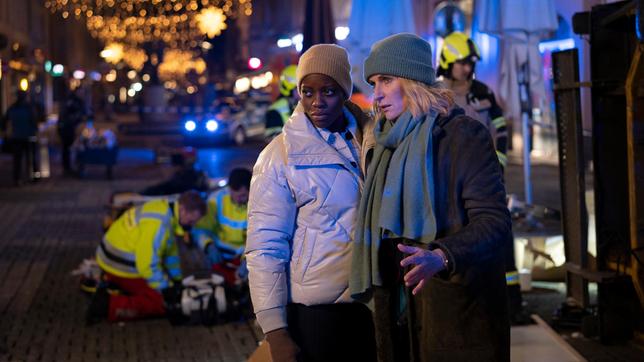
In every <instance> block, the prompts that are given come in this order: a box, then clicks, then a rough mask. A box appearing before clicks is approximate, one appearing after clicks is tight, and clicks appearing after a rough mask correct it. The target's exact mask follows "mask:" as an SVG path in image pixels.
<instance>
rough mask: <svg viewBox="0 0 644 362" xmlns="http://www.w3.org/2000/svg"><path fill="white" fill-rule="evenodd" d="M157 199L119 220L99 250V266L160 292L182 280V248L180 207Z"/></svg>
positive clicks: (97, 258)
mask: <svg viewBox="0 0 644 362" xmlns="http://www.w3.org/2000/svg"><path fill="white" fill-rule="evenodd" d="M170 205H171V204H170V203H169V202H168V201H167V200H154V201H149V202H146V203H144V204H143V205H140V206H137V207H133V208H131V209H129V210H128V211H126V212H125V213H124V214H123V215H121V217H119V218H118V219H117V220H116V221H115V222H114V224H112V226H110V228H109V230H107V233H106V234H105V236H104V237H103V240H102V241H101V243H100V245H99V247H98V248H97V250H96V261H97V262H98V264H99V265H100V267H101V268H102V269H103V270H105V271H107V272H109V273H111V274H114V275H117V276H120V277H124V278H144V279H146V280H147V282H148V284H149V285H150V287H151V288H154V289H157V290H161V289H164V288H167V287H168V286H169V285H170V280H177V279H180V278H181V265H180V259H179V249H178V246H177V244H176V242H175V238H174V234H175V229H178V228H179V225H178V217H177V214H178V205H176V204H172V205H174V210H171V206H170Z"/></svg>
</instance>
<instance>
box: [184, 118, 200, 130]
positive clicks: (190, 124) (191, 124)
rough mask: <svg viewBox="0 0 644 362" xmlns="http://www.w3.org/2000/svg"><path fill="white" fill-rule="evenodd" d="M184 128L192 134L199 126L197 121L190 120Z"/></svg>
mask: <svg viewBox="0 0 644 362" xmlns="http://www.w3.org/2000/svg"><path fill="white" fill-rule="evenodd" d="M183 127H184V128H185V129H186V131H188V132H192V131H194V130H195V129H197V124H196V123H195V121H192V120H190V121H186V123H184V124H183Z"/></svg>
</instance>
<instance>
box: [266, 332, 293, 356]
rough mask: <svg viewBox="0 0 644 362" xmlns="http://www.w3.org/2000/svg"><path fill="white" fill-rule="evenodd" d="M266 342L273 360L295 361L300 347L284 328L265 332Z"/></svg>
mask: <svg viewBox="0 0 644 362" xmlns="http://www.w3.org/2000/svg"><path fill="white" fill-rule="evenodd" d="M266 342H268V347H269V349H270V352H271V358H272V360H273V362H295V361H297V357H298V354H299V353H300V348H299V347H298V346H297V344H295V342H294V341H293V339H292V338H291V335H290V334H289V333H288V331H287V330H286V328H280V329H276V330H274V331H271V332H268V333H266Z"/></svg>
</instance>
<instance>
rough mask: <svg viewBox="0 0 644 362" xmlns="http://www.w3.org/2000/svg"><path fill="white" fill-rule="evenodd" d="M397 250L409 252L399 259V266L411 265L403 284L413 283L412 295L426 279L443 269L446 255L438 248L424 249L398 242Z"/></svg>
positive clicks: (420, 287) (409, 284) (421, 286)
mask: <svg viewBox="0 0 644 362" xmlns="http://www.w3.org/2000/svg"><path fill="white" fill-rule="evenodd" d="M398 250H400V251H401V252H403V253H405V254H411V255H409V256H407V257H406V258H404V259H403V260H401V261H400V266H402V267H403V268H404V267H407V266H413V268H411V270H410V271H409V272H407V274H405V286H407V287H411V286H413V285H415V287H414V290H412V294H413V295H416V294H417V293H418V292H420V290H421V289H423V287H424V286H425V283H426V282H427V280H429V279H430V278H431V277H433V276H434V274H436V273H438V272H440V271H442V270H443V269H445V260H446V258H447V257H446V256H445V253H443V251H442V250H440V249H435V250H425V249H421V248H418V247H415V246H407V245H404V244H398Z"/></svg>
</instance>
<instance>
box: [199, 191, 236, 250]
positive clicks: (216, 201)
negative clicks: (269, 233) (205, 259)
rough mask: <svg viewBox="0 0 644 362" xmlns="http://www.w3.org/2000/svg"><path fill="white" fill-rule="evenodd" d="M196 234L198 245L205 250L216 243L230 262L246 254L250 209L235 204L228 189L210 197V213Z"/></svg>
mask: <svg viewBox="0 0 644 362" xmlns="http://www.w3.org/2000/svg"><path fill="white" fill-rule="evenodd" d="M195 229H196V231H200V230H203V231H206V233H198V232H197V233H194V234H193V235H198V236H197V243H198V244H199V246H200V247H201V248H203V250H205V249H206V247H207V246H208V245H209V244H210V243H213V242H214V243H215V246H217V249H218V250H219V251H220V253H221V254H222V257H223V258H224V259H226V260H230V259H232V258H234V257H236V256H239V255H241V254H242V253H243V252H244V246H245V245H246V229H248V208H247V207H246V205H244V206H240V205H236V204H234V203H233V200H232V199H231V198H230V192H229V191H228V188H225V189H221V190H219V191H217V192H214V193H213V194H211V195H210V197H208V213H207V214H206V215H205V216H204V217H203V218H201V219H200V220H199V222H197V225H195Z"/></svg>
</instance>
